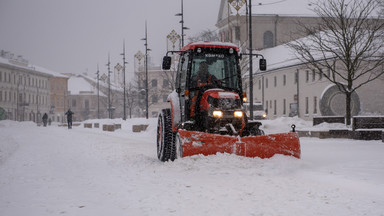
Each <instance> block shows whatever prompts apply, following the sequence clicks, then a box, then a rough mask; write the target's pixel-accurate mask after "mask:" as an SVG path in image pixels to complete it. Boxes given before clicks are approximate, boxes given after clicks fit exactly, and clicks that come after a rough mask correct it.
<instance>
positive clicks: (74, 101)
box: [57, 99, 76, 107]
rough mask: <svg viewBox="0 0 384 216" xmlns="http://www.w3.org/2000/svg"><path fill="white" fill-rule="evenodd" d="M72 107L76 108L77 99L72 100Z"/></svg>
mask: <svg viewBox="0 0 384 216" xmlns="http://www.w3.org/2000/svg"><path fill="white" fill-rule="evenodd" d="M58 103H59V101H57V104H58ZM72 107H76V99H72Z"/></svg>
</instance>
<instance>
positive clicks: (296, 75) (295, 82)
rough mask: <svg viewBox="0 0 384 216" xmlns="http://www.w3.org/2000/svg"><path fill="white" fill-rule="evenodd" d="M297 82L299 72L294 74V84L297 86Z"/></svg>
mask: <svg viewBox="0 0 384 216" xmlns="http://www.w3.org/2000/svg"><path fill="white" fill-rule="evenodd" d="M298 80H299V72H295V77H294V84H297V81H298Z"/></svg>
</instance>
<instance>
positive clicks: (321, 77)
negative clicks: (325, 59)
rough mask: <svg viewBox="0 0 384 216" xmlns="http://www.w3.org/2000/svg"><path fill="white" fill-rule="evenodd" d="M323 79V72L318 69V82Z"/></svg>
mask: <svg viewBox="0 0 384 216" xmlns="http://www.w3.org/2000/svg"><path fill="white" fill-rule="evenodd" d="M322 79H323V70H322V69H320V72H319V80H322Z"/></svg>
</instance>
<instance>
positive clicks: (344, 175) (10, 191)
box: [0, 118, 384, 216]
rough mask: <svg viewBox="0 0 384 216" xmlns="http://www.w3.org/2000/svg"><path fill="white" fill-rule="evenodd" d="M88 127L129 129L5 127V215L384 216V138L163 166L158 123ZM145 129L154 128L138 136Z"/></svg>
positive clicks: (1, 159)
mask: <svg viewBox="0 0 384 216" xmlns="http://www.w3.org/2000/svg"><path fill="white" fill-rule="evenodd" d="M89 122H99V123H101V124H103V123H107V122H113V123H122V129H121V130H117V131H115V132H104V131H102V130H101V128H99V129H96V128H92V129H89V128H84V127H83V126H82V125H81V126H79V127H74V128H73V129H72V130H68V129H67V128H65V127H58V126H57V125H53V126H50V127H37V126H36V125H35V124H34V123H31V122H21V123H20V122H14V121H0V137H1V138H0V215H1V216H20V215H30V216H44V215H49V216H51V215H84V216H89V215H93V216H94V215H97V216H98V215H100V216H104V215H114V216H116V215H234V216H237V215H268V216H269V215H284V216H287V215H327V216H329V215H337V216H344V215H345V216H353V215H359V216H360V215H369V216H376V215H377V216H379V215H384V157H383V156H384V143H382V142H381V141H356V140H348V139H318V138H300V142H301V146H302V159H296V158H292V157H286V156H281V155H277V156H274V157H273V158H270V159H260V158H245V157H239V156H236V155H229V154H217V155H213V156H208V157H204V156H199V155H198V156H193V157H187V158H183V159H179V160H176V161H174V162H165V163H162V162H160V161H158V159H157V157H156V144H155V139H156V138H155V137H156V123H157V120H156V119H149V120H145V119H128V120H127V121H125V122H124V121H122V120H119V119H114V120H92V121H89ZM144 123H148V124H149V125H150V126H149V128H148V130H147V131H145V132H141V133H133V132H132V125H133V124H144ZM263 123H264V130H265V131H266V133H275V132H284V131H288V130H289V129H290V124H291V123H295V124H296V125H297V129H300V128H308V127H311V122H305V121H302V120H299V119H294V118H280V119H277V120H267V121H264V122H263ZM318 127H329V125H323V126H318ZM340 127H342V126H340ZM318 129H319V128H318Z"/></svg>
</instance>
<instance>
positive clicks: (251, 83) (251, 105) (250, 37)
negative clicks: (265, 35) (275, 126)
mask: <svg viewBox="0 0 384 216" xmlns="http://www.w3.org/2000/svg"><path fill="white" fill-rule="evenodd" d="M248 6H249V14H248V16H249V39H248V40H249V112H250V119H251V120H253V65H252V64H253V62H252V58H253V56H252V0H249V4H248Z"/></svg>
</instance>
